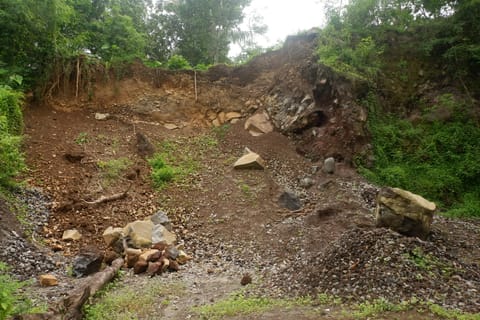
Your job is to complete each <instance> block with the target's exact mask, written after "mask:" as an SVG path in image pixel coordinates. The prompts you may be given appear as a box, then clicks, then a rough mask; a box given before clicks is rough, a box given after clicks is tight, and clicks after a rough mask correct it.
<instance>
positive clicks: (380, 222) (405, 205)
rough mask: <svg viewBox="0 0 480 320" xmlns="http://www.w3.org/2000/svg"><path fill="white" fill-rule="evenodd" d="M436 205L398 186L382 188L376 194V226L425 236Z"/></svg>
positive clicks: (416, 235) (409, 234)
mask: <svg viewBox="0 0 480 320" xmlns="http://www.w3.org/2000/svg"><path fill="white" fill-rule="evenodd" d="M435 210H436V205H435V203H433V202H430V201H428V200H426V199H424V198H423V197H421V196H419V195H416V194H413V193H411V192H409V191H406V190H402V189H398V188H384V189H382V190H381V191H380V192H379V194H378V196H377V207H376V210H375V220H376V225H377V227H387V228H390V229H392V230H395V231H397V232H399V233H401V234H404V235H407V236H415V237H420V238H426V237H427V236H428V234H429V233H430V225H431V223H432V221H433V215H434V213H435Z"/></svg>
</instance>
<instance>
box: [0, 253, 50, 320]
mask: <svg viewBox="0 0 480 320" xmlns="http://www.w3.org/2000/svg"><path fill="white" fill-rule="evenodd" d="M7 272H8V267H7V265H6V264H4V263H3V262H0V320H4V319H7V318H10V317H11V316H13V315H16V314H28V313H40V312H44V311H45V310H46V308H45V306H37V307H35V306H34V305H33V303H32V301H31V300H30V299H28V298H27V297H25V296H24V295H23V294H22V293H20V290H21V289H22V288H24V287H25V286H27V285H28V283H27V282H23V281H17V280H15V279H14V278H12V277H11V276H10V275H9V274H8V273H7Z"/></svg>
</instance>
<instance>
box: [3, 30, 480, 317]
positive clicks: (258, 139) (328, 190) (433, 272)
mask: <svg viewBox="0 0 480 320" xmlns="http://www.w3.org/2000/svg"><path fill="white" fill-rule="evenodd" d="M315 38H316V34H315V33H308V34H305V35H301V36H295V37H289V38H288V39H287V41H286V43H285V45H284V47H283V48H282V49H280V50H276V51H272V52H269V53H266V54H264V55H261V56H258V57H256V58H255V59H253V60H252V61H251V62H249V63H248V64H246V65H243V66H240V67H234V68H232V67H227V66H223V65H219V66H215V67H213V68H211V69H210V70H208V71H206V72H196V73H195V72H193V71H165V70H153V69H148V68H146V67H144V66H142V65H140V64H134V65H132V66H130V67H128V68H125V69H124V70H122V72H121V73H109V72H105V71H102V70H90V73H89V75H88V77H85V78H83V79H81V81H80V83H79V89H78V92H77V93H76V91H77V89H76V86H75V83H74V81H73V82H68V81H67V82H66V83H65V84H64V85H59V86H58V89H56V90H54V91H53V92H52V95H51V96H50V97H49V99H48V100H47V102H46V103H43V104H31V105H28V106H27V107H26V108H25V111H24V113H25V134H26V141H25V154H26V159H27V163H28V167H29V169H30V170H29V171H28V172H27V173H26V174H25V178H26V179H27V182H28V188H29V189H28V190H27V191H23V192H19V198H20V199H21V201H23V202H24V203H25V204H26V205H27V208H28V209H27V212H28V213H29V215H28V219H29V220H31V221H33V226H30V230H32V231H33V233H32V236H31V237H30V238H32V239H33V240H34V241H33V242H34V243H33V244H30V243H27V242H25V241H24V240H22V239H23V236H22V228H23V229H25V227H20V226H18V225H16V224H14V221H13V219H11V216H10V215H6V214H5V215H4V214H2V217H3V218H2V227H1V229H2V232H0V241H1V242H2V246H3V247H6V248H8V249H7V250H5V252H4V253H2V254H0V259H1V260H5V261H7V262H9V263H10V264H12V265H13V270H14V273H15V274H17V275H19V276H21V277H22V278H24V279H26V278H36V277H37V276H38V275H39V274H42V273H47V272H51V273H53V274H55V275H56V276H57V277H58V279H59V282H60V284H59V285H58V286H56V287H51V288H41V287H39V286H38V285H34V287H35V290H33V291H32V292H35V294H36V295H37V296H38V299H39V300H47V301H50V302H52V301H58V300H59V299H60V298H62V297H63V296H65V295H66V294H68V292H69V291H71V290H72V288H74V287H76V286H78V285H79V283H81V281H82V279H73V278H72V277H71V276H69V275H68V274H69V268H70V265H71V263H72V259H73V258H74V257H75V256H76V255H77V254H78V253H79V252H80V251H82V250H88V249H89V248H92V247H93V248H95V249H101V250H107V251H108V248H106V244H105V242H104V240H103V237H102V234H103V232H104V231H105V230H106V229H107V228H108V227H110V226H112V227H123V226H125V225H126V224H127V223H129V222H132V221H135V220H139V219H140V220H141V219H145V218H148V217H149V216H151V215H152V214H154V213H156V212H158V211H159V210H163V211H164V212H166V213H167V215H168V217H169V218H170V220H171V221H172V224H173V232H174V233H175V234H176V235H177V242H178V243H180V244H182V245H183V247H184V250H185V251H186V252H187V253H188V254H189V255H191V256H192V258H193V260H192V261H190V262H189V263H187V264H186V265H184V266H182V267H181V269H180V270H179V272H177V273H170V274H163V275H160V276H157V277H156V278H154V279H150V278H149V277H147V276H134V275H133V274H132V272H131V271H129V272H127V275H126V276H125V278H124V279H123V280H122V281H123V282H122V283H123V285H124V286H128V287H130V288H133V290H134V291H135V292H137V294H140V295H143V294H146V293H145V291H144V290H145V289H144V288H145V287H146V286H148V283H149V282H150V281H156V282H155V283H158V284H159V285H162V286H164V287H167V288H168V287H172V288H176V289H175V290H173V289H172V290H173V291H172V292H169V294H168V297H167V298H168V300H169V301H173V302H172V303H161V301H162V299H163V300H165V299H167V298H166V297H165V296H162V295H160V296H159V297H157V299H158V301H155V303H153V304H154V306H153V309H151V308H150V307H151V306H144V309H145V310H149V311H148V313H147V314H146V315H145V314H144V315H142V314H137V316H138V318H141V319H149V317H151V316H152V312H153V313H154V314H155V315H157V316H158V318H163V317H165V318H170V319H186V318H191V317H193V318H195V317H196V316H197V317H198V315H195V313H194V312H193V311H192V309H191V307H192V306H198V305H204V304H208V303H211V302H213V301H217V300H220V299H224V298H225V297H228V295H229V294H230V293H232V292H235V291H236V290H238V289H239V288H240V280H241V279H242V277H243V276H244V274H246V273H248V274H249V275H250V276H251V278H252V284H251V285H249V286H247V287H246V293H247V294H248V295H257V294H261V295H264V296H269V297H290V296H298V295H300V296H301V295H307V294H317V293H325V294H328V295H335V296H339V297H341V298H342V299H344V301H354V302H355V301H357V302H358V301H366V300H372V299H376V298H380V297H383V298H386V299H388V300H391V301H394V302H399V301H402V300H409V299H411V298H412V297H414V296H415V297H417V298H419V299H422V300H425V301H430V302H433V303H437V304H440V305H442V306H444V307H447V308H457V309H460V310H463V311H469V312H479V311H480V299H479V295H478V290H480V272H479V268H478V267H479V265H478V264H479V261H480V260H479V259H480V249H479V248H478V243H480V242H479V241H480V228H479V226H480V224H479V223H478V222H477V221H461V220H453V219H448V218H444V217H440V216H438V217H436V219H435V220H434V225H433V232H432V235H431V236H430V238H429V239H427V241H424V240H420V239H418V238H408V237H404V236H401V235H399V234H397V233H395V232H393V231H389V230H387V229H379V228H375V227H374V217H373V214H372V210H373V208H374V206H375V197H376V193H377V191H378V187H377V186H374V185H371V184H369V183H367V182H366V181H365V180H364V179H363V178H362V177H360V176H359V175H358V174H357V173H356V172H355V169H354V168H353V166H352V162H353V159H354V157H355V156H356V155H361V156H368V154H369V152H370V148H371V146H370V145H369V137H368V132H367V130H366V127H365V126H366V120H367V116H368V115H367V112H366V110H364V109H363V108H362V107H361V106H360V105H359V104H358V103H357V101H358V100H359V99H361V98H362V97H364V96H365V95H366V94H367V85H366V84H365V83H362V82H361V81H353V80H351V79H347V78H344V77H342V76H341V75H338V74H336V73H334V72H332V71H331V70H330V69H328V68H326V67H324V66H320V65H318V64H317V63H316V60H317V58H316V57H315V56H314V49H315V45H316V41H315ZM106 74H108V76H107V75H106ZM262 113H265V114H267V115H268V118H269V119H270V121H271V123H273V125H274V130H273V131H272V132H269V133H265V134H262V135H259V136H256V135H252V134H251V133H250V132H249V131H248V130H246V129H245V122H246V120H247V119H248V118H249V117H250V116H252V115H254V114H262ZM245 148H248V149H250V150H251V151H253V152H256V153H258V154H259V155H260V156H261V157H262V158H263V159H264V161H265V169H264V170H235V169H233V164H234V163H235V161H236V160H237V159H238V158H239V157H241V156H242V155H243V153H244V149H245ZM154 151H157V152H162V151H167V152H168V153H169V157H170V159H171V160H172V161H173V164H177V165H179V166H182V165H184V164H186V163H188V164H189V169H188V170H186V171H188V172H186V174H185V175H182V176H181V178H179V179H177V180H175V181H174V182H172V183H169V184H167V185H166V186H164V187H163V188H161V189H157V190H156V189H155V188H153V186H152V181H151V178H150V166H149V164H148V158H149V157H150V156H151V155H152V153H153V152H154ZM328 157H333V158H334V159H335V161H336V163H335V171H334V173H326V172H325V171H324V170H322V166H323V163H324V160H325V159H326V158H328ZM119 159H121V163H124V164H125V165H124V166H123V167H121V168H120V169H119V170H117V171H115V170H114V169H111V167H109V166H108V165H107V164H109V163H110V164H111V163H114V161H115V160H119ZM117 163H118V162H117ZM109 168H110V169H111V170H113V172H112V171H109ZM285 191H288V192H289V194H290V195H293V198H294V199H290V200H291V201H293V202H294V203H295V204H297V205H298V206H299V209H298V210H293V211H292V210H289V209H287V208H286V207H285V204H284V203H283V202H282V201H279V199H280V198H281V195H282V194H284V192H285ZM115 195H121V196H119V197H117V198H114V199H113V200H112V201H107V202H101V201H100V202H99V201H97V203H95V201H96V200H99V199H102V197H111V196H115ZM1 209H2V212H4V211H5V213H6V212H7V211H8V210H7V209H6V208H3V206H2V207H1ZM4 222H6V223H4ZM72 229H76V230H77V231H78V232H79V233H80V234H81V238H80V239H79V240H76V241H71V240H63V239H62V236H63V234H64V231H65V230H72ZM419 252H420V253H421V254H420V253H419ZM419 255H421V256H422V257H428V258H425V259H427V260H428V259H430V260H428V261H427V266H425V265H422V264H420V263H417V262H418V261H417V260H415V259H416V258H418V256H419ZM179 284H181V286H180V287H181V288H182V289H178V288H179V287H178V285H179ZM148 308H150V309H148ZM311 308H313V309H314V311H315V312H314V313H311V312H308V311H312V310H304V309H300V310H293V311H292V310H290V311H289V312H283V311H280V310H279V311H278V313H275V312H273V313H271V314H267V315H263V316H259V318H269V317H270V318H271V319H291V318H293V317H296V318H300V319H318V318H326V319H333V318H335V319H337V318H347V319H348V318H350V316H349V315H346V314H342V313H339V311H338V307H335V308H332V309H325V308H321V307H320V309H318V308H314V307H311ZM317 309H318V310H317ZM325 310H327V311H325ZM145 312H147V311H145ZM336 312H337V313H336ZM424 312H425V314H423V316H426V317H434V316H433V315H432V314H429V313H428V310H424ZM407 316H408V314H406V315H405V317H407ZM236 318H238V319H240V318H241V317H236ZM247 318H248V317H245V319H247ZM254 318H255V317H254ZM242 319H243V318H242ZM248 319H250V318H248Z"/></svg>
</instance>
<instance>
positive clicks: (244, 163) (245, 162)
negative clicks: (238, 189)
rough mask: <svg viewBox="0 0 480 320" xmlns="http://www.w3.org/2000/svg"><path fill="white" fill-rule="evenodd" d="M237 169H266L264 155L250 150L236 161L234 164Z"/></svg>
mask: <svg viewBox="0 0 480 320" xmlns="http://www.w3.org/2000/svg"><path fill="white" fill-rule="evenodd" d="M233 167H234V168H235V169H257V170H263V169H265V162H264V161H263V159H262V157H260V156H259V155H258V154H256V153H254V152H250V153H248V154H246V155H244V156H242V157H241V158H240V159H238V160H237V162H235V164H234V165H233Z"/></svg>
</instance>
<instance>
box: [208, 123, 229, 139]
mask: <svg viewBox="0 0 480 320" xmlns="http://www.w3.org/2000/svg"><path fill="white" fill-rule="evenodd" d="M228 130H230V125H228V124H224V125H221V126H220V127H214V128H213V129H212V131H213V133H214V134H215V136H216V137H217V138H218V139H219V140H223V139H224V138H225V135H226V134H227V132H228Z"/></svg>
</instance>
